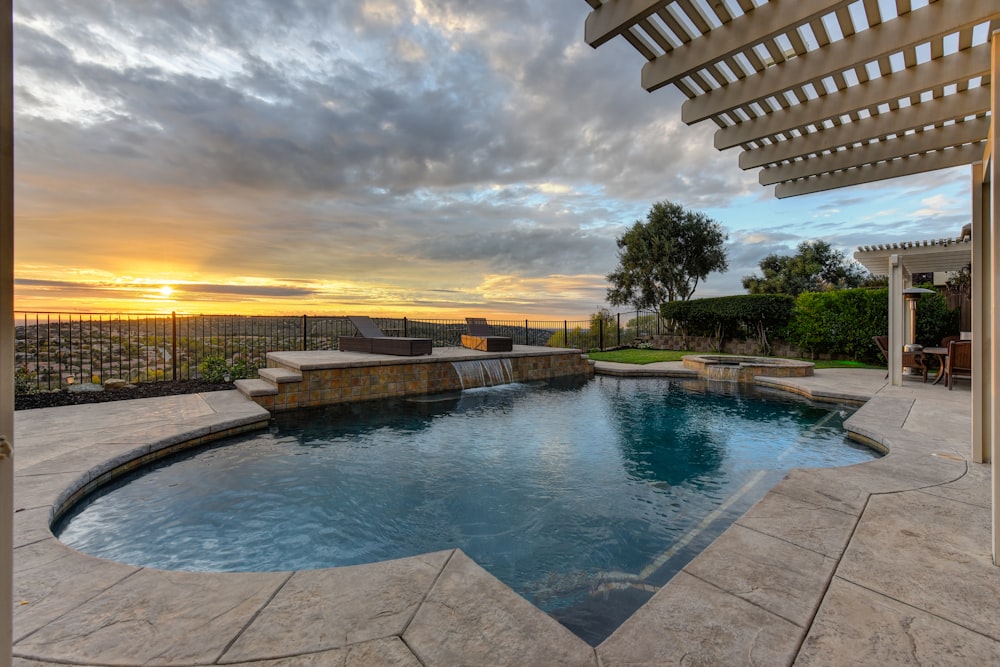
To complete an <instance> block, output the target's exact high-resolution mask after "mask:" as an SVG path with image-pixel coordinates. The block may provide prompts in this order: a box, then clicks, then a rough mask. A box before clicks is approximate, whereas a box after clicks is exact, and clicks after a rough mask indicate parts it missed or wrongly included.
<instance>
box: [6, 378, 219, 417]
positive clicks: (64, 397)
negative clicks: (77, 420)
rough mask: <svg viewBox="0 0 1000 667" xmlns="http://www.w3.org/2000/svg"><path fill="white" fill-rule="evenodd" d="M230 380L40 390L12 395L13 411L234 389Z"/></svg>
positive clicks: (180, 381) (179, 381)
mask: <svg viewBox="0 0 1000 667" xmlns="http://www.w3.org/2000/svg"><path fill="white" fill-rule="evenodd" d="M235 388H236V386H235V385H234V384H233V383H232V382H206V381H205V380H178V381H176V382H142V383H139V384H136V385H132V386H128V387H125V388H123V389H115V390H102V391H68V390H66V389H60V390H57V391H40V392H36V393H32V394H17V395H16V396H14V409H15V410H30V409H32V408H54V407H58V406H62V405H81V404H86V403H104V402H106V401H127V400H129V399H132V398H153V397H156V396H177V395H178V394H197V393H201V392H206V391H224V390H226V389H235Z"/></svg>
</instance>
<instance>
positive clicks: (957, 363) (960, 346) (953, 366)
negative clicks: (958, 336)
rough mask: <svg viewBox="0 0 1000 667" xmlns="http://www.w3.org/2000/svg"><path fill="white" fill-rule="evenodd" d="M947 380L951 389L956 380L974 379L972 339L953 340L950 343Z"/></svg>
mask: <svg viewBox="0 0 1000 667" xmlns="http://www.w3.org/2000/svg"><path fill="white" fill-rule="evenodd" d="M946 373H947V374H946V375H945V382H946V383H947V385H948V389H949V390H951V388H952V386H953V385H954V384H955V380H957V379H962V380H969V381H971V380H972V341H971V340H953V341H952V342H951V344H950V345H948V363H947V371H946Z"/></svg>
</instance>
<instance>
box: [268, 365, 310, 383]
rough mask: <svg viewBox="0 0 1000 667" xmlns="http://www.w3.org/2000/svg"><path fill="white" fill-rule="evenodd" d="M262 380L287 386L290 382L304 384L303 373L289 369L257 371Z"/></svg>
mask: <svg viewBox="0 0 1000 667" xmlns="http://www.w3.org/2000/svg"><path fill="white" fill-rule="evenodd" d="M257 375H259V376H260V379H261V380H265V381H267V382H270V383H272V384H287V383H289V382H302V373H300V372H298V371H293V370H291V369H288V368H261V369H260V370H258V371H257Z"/></svg>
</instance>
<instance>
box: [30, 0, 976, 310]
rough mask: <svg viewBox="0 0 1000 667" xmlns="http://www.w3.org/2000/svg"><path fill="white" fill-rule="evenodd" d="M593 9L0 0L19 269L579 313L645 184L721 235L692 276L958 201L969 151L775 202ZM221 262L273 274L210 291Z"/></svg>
mask: <svg viewBox="0 0 1000 667" xmlns="http://www.w3.org/2000/svg"><path fill="white" fill-rule="evenodd" d="M589 11H590V8H589V7H588V6H587V5H586V4H585V3H582V2H578V1H577V2H569V1H568V0H567V1H560V2H528V1H527V0H507V1H505V2H503V3H485V2H474V1H473V0H366V1H365V2H356V1H354V0H336V1H333V2H312V1H305V2H272V1H268V0H245V1H243V2H239V3H224V2H191V1H187V0H168V1H164V2H117V3H109V2H105V1H103V0H17V1H16V2H15V33H14V42H15V43H14V47H15V49H14V51H15V82H16V86H17V87H16V90H15V96H16V99H15V110H16V113H17V116H16V130H17V131H16V159H17V163H16V169H17V185H16V187H17V191H16V197H17V205H18V210H17V224H18V230H17V234H18V245H17V247H16V252H17V256H16V265H17V267H18V268H17V270H18V271H19V275H22V276H23V277H27V278H29V279H31V280H35V279H45V278H39V277H38V276H39V273H36V272H35V269H31V270H29V269H28V268H27V267H46V268H45V269H44V271H45V272H47V275H48V277H49V278H53V277H54V278H53V282H54V283H58V282H60V279H61V277H62V276H65V275H70V274H74V273H75V272H79V271H83V272H87V271H93V272H98V273H102V272H103V273H102V275H103V274H107V275H110V276H139V277H143V278H148V279H149V280H152V281H155V280H160V281H170V282H172V283H174V284H186V285H203V286H205V288H204V289H203V290H201V291H200V292H199V293H197V294H196V293H195V290H194V288H193V287H191V288H190V289H189V288H187V287H185V288H184V289H185V290H186V291H187V295H188V296H189V297H191V298H195V297H196V296H197V298H199V299H203V300H206V301H209V300H211V301H213V302H214V301H215V300H220V301H221V300H222V299H227V298H228V299H231V303H232V304H233V305H232V308H233V310H238V309H239V308H240V307H241V306H244V305H248V304H253V305H255V306H259V305H260V304H261V303H262V302H263V301H266V300H268V299H270V300H272V301H273V303H274V304H275V306H274V307H276V308H277V307H287V306H282V305H281V304H284V303H295V304H296V306H299V305H301V306H302V307H303V308H307V307H308V308H313V307H315V308H323V307H330V308H332V307H335V306H336V304H345V307H348V306H350V307H356V308H359V309H360V308H362V307H365V306H366V305H367V306H368V307H370V308H377V307H383V306H384V307H389V304H396V305H399V306H400V307H406V306H407V305H411V306H413V307H414V308H422V309H430V308H434V307H438V308H441V309H442V310H443V311H446V312H451V311H452V309H454V308H462V307H468V308H472V307H477V308H490V307H492V305H493V304H496V305H497V307H498V308H508V307H509V306H510V304H518V306H519V307H521V308H524V309H525V310H528V309H529V308H533V307H537V308H542V307H544V308H551V309H552V311H551V312H553V313H556V314H558V313H562V312H566V311H572V312H574V313H576V312H580V311H581V310H584V311H585V312H592V311H593V310H595V309H596V308H597V307H599V305H600V304H601V300H602V299H603V291H604V289H605V287H606V286H605V285H604V279H603V276H604V274H606V273H607V272H608V271H610V270H611V269H612V268H613V267H614V265H615V263H616V247H615V244H614V238H615V236H616V235H618V234H620V233H621V232H622V231H624V228H625V226H627V225H630V224H631V223H632V222H634V221H635V220H636V219H641V218H643V217H644V216H645V213H646V211H647V210H648V209H649V206H650V205H651V204H652V203H653V202H655V201H660V200H670V201H677V202H680V203H682V204H683V205H685V206H686V207H689V208H693V209H709V210H710V211H711V213H712V215H713V217H716V218H717V219H719V220H720V222H722V224H723V225H724V226H726V227H727V228H729V229H730V230H731V231H732V232H733V235H732V239H731V246H730V247H731V260H730V264H731V266H732V267H733V268H731V270H730V272H729V274H726V275H725V276H713V277H711V278H710V279H709V280H708V281H707V282H706V283H705V284H704V286H703V287H699V295H701V292H702V290H703V289H704V290H705V291H711V290H723V291H724V290H732V291H740V287H739V284H738V278H739V276H738V275H736V276H735V278H734V277H733V275H732V274H734V273H736V272H739V271H741V270H744V269H745V268H747V267H751V268H752V267H754V266H756V264H757V262H758V261H759V259H760V258H761V257H762V256H763V255H764V254H766V253H767V252H771V251H775V250H778V249H781V248H782V247H785V248H794V246H795V245H796V244H797V243H798V242H799V241H800V240H803V239H805V238H815V237H817V236H819V235H829V236H830V237H831V238H832V239H833V240H834V241H835V242H836V243H837V244H838V247H839V246H844V247H848V246H847V245H846V244H852V243H861V242H879V241H881V240H883V239H882V235H889V234H904V233H905V234H907V235H924V234H926V233H927V231H928V230H930V229H934V227H935V226H938V227H940V228H941V229H945V228H948V229H950V228H952V227H955V226H956V225H958V223H959V222H960V221H961V218H962V217H963V211H964V210H965V206H966V204H965V203H964V200H963V199H962V195H959V194H957V193H959V192H960V190H961V189H962V188H963V187H967V185H966V184H967V180H968V179H967V177H965V176H964V175H963V174H962V173H961V170H957V171H948V172H944V173H943V175H939V176H936V177H935V176H929V177H914V178H912V179H908V180H904V181H900V182H898V183H897V182H893V183H891V184H878V185H873V186H866V187H863V188H851V189H849V190H845V191H843V192H838V193H830V194H824V195H817V196H814V197H811V198H803V199H804V200H805V202H806V203H787V202H786V203H782V204H781V205H780V206H779V205H778V204H777V203H776V202H775V200H773V198H772V196H771V192H770V190H768V189H765V188H760V187H759V186H758V185H757V183H756V175H755V174H754V173H753V172H743V171H741V170H740V169H739V168H738V166H737V153H736V152H735V151H730V152H727V153H719V152H718V151H716V150H715V149H714V148H713V147H712V133H713V132H714V131H715V128H714V126H712V125H711V124H710V123H705V124H701V125H698V126H695V127H687V126H685V125H683V124H682V123H681V122H680V120H679V117H680V105H681V103H682V102H683V100H684V98H683V96H682V95H681V94H680V93H679V92H677V91H675V90H673V89H664V90H661V91H657V92H656V93H655V94H649V93H646V92H645V91H643V90H642V88H641V86H640V83H639V75H640V68H641V66H642V64H643V59H642V58H641V57H640V56H639V55H638V54H637V53H636V52H635V51H634V49H632V48H631V47H630V46H628V45H627V44H626V43H624V41H622V40H614V41H612V42H611V43H609V44H607V45H605V46H603V47H602V48H601V49H600V50H599V51H595V50H594V49H591V48H590V47H589V46H587V45H586V44H584V43H583V40H582V31H583V24H584V20H585V18H586V16H587V13H588V12H589ZM921 200H926V201H925V202H923V203H920V201H921ZM965 217H967V216H965ZM959 226H960V225H959ZM866 235H867V237H866ZM940 235H943V234H940V233H936V234H933V235H932V236H935V237H936V236H940ZM872 237H875V238H872ZM914 238H919V236H915V237H914ZM887 240H891V239H887ZM39 271H41V269H39ZM233 276H261V277H262V278H263V279H266V281H267V282H266V284H263V283H262V285H261V286H259V287H255V286H240V287H239V288H238V289H237V288H233V289H230V290H229V291H226V289H225V287H226V286H227V285H233V284H235V282H234V280H233ZM489 276H503V277H504V281H505V283H506V285H505V287H504V288H503V289H495V288H494V287H492V286H493V285H494V283H493V282H491V280H490V279H489V278H488V277H489ZM573 276H577V278H574V280H577V281H579V283H580V284H579V285H578V286H577V288H574V289H572V290H563V289H555V288H552V289H549V287H551V286H552V285H555V284H557V283H561V282H562V281H564V280H568V279H570V278H571V277H573ZM557 277H559V278H557ZM102 280H103V279H102ZM533 281H542V283H544V284H545V285H546V286H547V287H546V289H545V290H540V289H539V285H540V284H541V283H535V282H533ZM71 282H72V281H71ZM99 282H100V281H94V283H93V284H95V285H97V284H98V283H99ZM289 285H291V287H285V286H289ZM328 285H337V286H340V288H338V289H339V291H337V290H333V292H331V291H329V290H328V289H327V287H326V286H328ZM212 286H215V287H212ZM488 286H489V288H488V289H487V287H488ZM20 287H21V290H22V291H21V292H20V294H26V293H27V292H26V291H25V290H28V289H38V290H41V289H44V290H46V292H45V293H46V294H48V295H50V296H52V295H56V294H58V292H59V289H60V287H59V286H58V285H57V284H52V285H48V286H44V285H33V284H30V283H27V282H24V283H20ZM64 288H65V289H66V290H70V286H64ZM95 289H97V288H95ZM213 290H214V291H213ZM268 290H275V291H273V292H268ZM282 290H288V291H287V292H283V291H282ZM66 293H67V294H69V291H67V292H66ZM543 295H544V296H543ZM75 296H79V295H75ZM445 296H447V298H445ZM533 296H534V297H535V298H537V302H536V303H535V304H534V306H532V305H531V303H532V297H533ZM366 300H367V301H366ZM261 307H262V306H261ZM425 312H426V310H425ZM532 312H537V310H535V311H532Z"/></svg>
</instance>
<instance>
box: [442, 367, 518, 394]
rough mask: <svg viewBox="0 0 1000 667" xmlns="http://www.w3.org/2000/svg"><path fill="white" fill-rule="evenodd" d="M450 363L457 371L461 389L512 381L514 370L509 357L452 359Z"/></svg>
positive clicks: (493, 385)
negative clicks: (467, 359) (468, 359)
mask: <svg viewBox="0 0 1000 667" xmlns="http://www.w3.org/2000/svg"><path fill="white" fill-rule="evenodd" d="M451 365H452V366H453V367H454V368H455V372H456V373H458V380H459V382H461V383H462V389H463V390H465V389H472V388H474V387H495V386H496V385H499V384H510V383H511V382H513V381H514V370H513V368H512V367H511V364H510V359H474V360H471V361H453V362H451Z"/></svg>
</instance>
